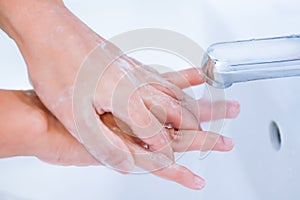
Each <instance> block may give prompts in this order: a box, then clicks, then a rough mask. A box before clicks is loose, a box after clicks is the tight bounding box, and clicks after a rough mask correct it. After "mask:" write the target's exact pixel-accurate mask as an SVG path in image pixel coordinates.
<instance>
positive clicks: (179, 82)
mask: <svg viewBox="0 0 300 200" xmlns="http://www.w3.org/2000/svg"><path fill="white" fill-rule="evenodd" d="M161 76H162V77H163V78H164V79H166V80H167V81H169V82H170V83H173V84H174V85H176V86H177V87H179V88H181V89H183V88H187V87H190V86H194V85H199V84H202V83H204V82H205V79H204V78H203V76H202V75H201V71H200V70H199V69H196V68H190V69H185V70H182V71H176V72H167V73H164V74H161Z"/></svg>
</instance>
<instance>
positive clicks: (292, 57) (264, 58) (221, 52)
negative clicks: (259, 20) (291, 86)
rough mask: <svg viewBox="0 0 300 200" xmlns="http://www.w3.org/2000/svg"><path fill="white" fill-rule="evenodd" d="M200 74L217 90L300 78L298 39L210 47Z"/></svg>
mask: <svg viewBox="0 0 300 200" xmlns="http://www.w3.org/2000/svg"><path fill="white" fill-rule="evenodd" d="M202 73H203V74H204V76H205V78H206V82H207V83H208V84H210V85H212V86H214V87H217V88H227V87H230V86H231V85H232V84H233V83H237V82H246V81H253V80H260V79H271V78H282V77H292V76H300V35H292V36H286V37H275V38H264V39H252V40H241V41H234V42H223V43H216V44H213V45H211V46H210V47H209V48H208V49H207V52H206V55H205V57H204V59H203V65H202Z"/></svg>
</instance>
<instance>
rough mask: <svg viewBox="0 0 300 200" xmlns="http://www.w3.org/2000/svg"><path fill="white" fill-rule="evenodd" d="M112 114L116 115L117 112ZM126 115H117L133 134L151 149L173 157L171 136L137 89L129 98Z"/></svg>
mask: <svg viewBox="0 0 300 200" xmlns="http://www.w3.org/2000/svg"><path fill="white" fill-rule="evenodd" d="M114 115H116V116H118V115H119V113H116V114H115V113H114ZM128 115H129V117H124V116H118V117H119V119H121V120H122V121H123V122H124V123H125V124H127V125H128V126H129V127H130V129H131V130H132V133H133V134H134V135H133V136H135V137H138V138H140V139H141V140H143V141H144V142H145V143H146V144H148V145H149V146H150V148H151V149H152V150H156V151H160V152H162V153H164V154H165V155H167V156H168V157H169V158H171V159H173V157H174V156H173V150H172V147H171V145H170V143H171V138H170V136H169V134H168V133H167V132H166V130H165V128H164V126H163V125H162V124H161V123H160V122H159V121H158V119H157V118H156V117H155V116H154V115H153V114H152V113H151V112H150V111H149V110H148V109H147V107H146V106H145V105H144V102H143V100H142V99H141V94H140V93H139V91H135V92H134V94H133V95H132V96H131V97H130V99H129V105H128Z"/></svg>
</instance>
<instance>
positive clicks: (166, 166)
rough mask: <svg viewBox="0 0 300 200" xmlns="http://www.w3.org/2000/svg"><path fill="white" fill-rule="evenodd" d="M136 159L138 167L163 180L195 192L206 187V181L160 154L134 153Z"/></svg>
mask: <svg viewBox="0 0 300 200" xmlns="http://www.w3.org/2000/svg"><path fill="white" fill-rule="evenodd" d="M133 150H134V148H133ZM135 151H136V150H135ZM134 158H135V162H136V165H137V166H138V167H140V168H142V169H144V170H146V171H148V172H151V173H153V174H154V175H156V176H158V177H161V178H163V179H167V180H169V181H173V182H177V183H179V184H181V185H183V186H185V187H188V188H191V189H195V190H200V189H202V188H203V187H204V186H205V181H204V180H203V179H202V178H201V177H199V176H197V175H196V174H194V173H193V172H192V171H190V170H189V169H187V168H186V167H183V166H181V165H178V164H176V163H172V162H171V160H170V159H169V158H167V157H164V155H161V154H160V153H158V152H154V153H153V152H144V153H141V152H139V153H134Z"/></svg>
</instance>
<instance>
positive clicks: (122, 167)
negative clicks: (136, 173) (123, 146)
mask: <svg viewBox="0 0 300 200" xmlns="http://www.w3.org/2000/svg"><path fill="white" fill-rule="evenodd" d="M132 167H133V165H132V162H130V161H129V160H124V161H123V162H121V163H120V164H118V165H116V166H115V168H116V169H117V170H119V171H120V172H121V173H123V174H125V173H129V172H130V171H131V170H132Z"/></svg>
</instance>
